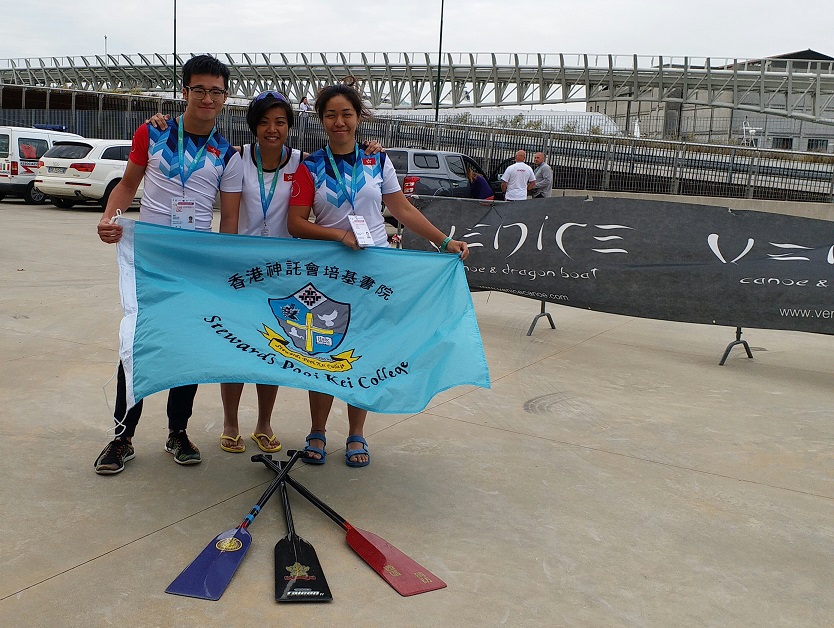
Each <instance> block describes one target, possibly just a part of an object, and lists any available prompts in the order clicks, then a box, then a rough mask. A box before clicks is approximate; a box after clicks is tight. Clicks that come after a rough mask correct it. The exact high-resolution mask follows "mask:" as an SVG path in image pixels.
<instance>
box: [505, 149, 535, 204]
mask: <svg viewBox="0 0 834 628" xmlns="http://www.w3.org/2000/svg"><path fill="white" fill-rule="evenodd" d="M526 159H527V153H525V152H524V151H523V150H520V151H518V152H517V153H516V154H515V163H514V164H512V165H510V166H509V167H508V168H507V169H506V170H505V171H504V174H502V175H501V190H502V191H503V192H504V198H505V199H506V200H508V201H524V200H526V199H527V192H528V191H530V190H532V189H533V186H534V185H536V175H535V174H534V173H533V169H532V168H531V167H530V166H528V165H527V164H526V163H524V161H525V160H526Z"/></svg>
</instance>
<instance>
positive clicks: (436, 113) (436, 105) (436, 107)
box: [434, 0, 445, 122]
mask: <svg viewBox="0 0 834 628" xmlns="http://www.w3.org/2000/svg"><path fill="white" fill-rule="evenodd" d="M444 3H445V0H440V45H439V47H438V49H437V93H436V94H435V98H434V121H435V122H437V121H438V120H439V119H440V68H441V66H442V65H443V8H444Z"/></svg>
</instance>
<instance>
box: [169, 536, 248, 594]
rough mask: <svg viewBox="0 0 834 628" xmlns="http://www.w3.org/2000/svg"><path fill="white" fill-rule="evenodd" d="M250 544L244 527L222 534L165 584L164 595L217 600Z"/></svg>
mask: <svg viewBox="0 0 834 628" xmlns="http://www.w3.org/2000/svg"><path fill="white" fill-rule="evenodd" d="M251 544H252V536H251V535H250V534H249V531H248V530H246V529H245V528H241V527H237V528H234V529H232V530H226V531H225V532H221V533H220V534H218V535H217V536H216V537H214V540H213V541H212V542H211V543H209V544H208V545H207V546H206V548H205V549H204V550H203V551H202V552H200V554H199V556H197V558H195V559H194V560H193V561H191V564H190V565H189V566H188V567H186V568H185V569H183V570H182V573H180V575H179V576H177V577H176V578H175V579H174V581H173V582H172V583H171V584H170V585H168V588H167V589H165V593H173V594H174V595H184V596H187V597H197V598H200V599H203V600H219V599H220V596H221V595H223V592H224V591H225V590H226V587H227V586H229V582H231V580H232V576H234V575H235V571H237V568H238V565H240V563H241V562H242V561H243V557H244V556H246V551H247V550H248V549H249V546H250V545H251Z"/></svg>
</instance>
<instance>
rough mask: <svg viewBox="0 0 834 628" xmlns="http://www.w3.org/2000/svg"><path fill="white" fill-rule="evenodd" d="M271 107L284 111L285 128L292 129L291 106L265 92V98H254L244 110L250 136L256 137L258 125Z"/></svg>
mask: <svg viewBox="0 0 834 628" xmlns="http://www.w3.org/2000/svg"><path fill="white" fill-rule="evenodd" d="M273 107H280V108H281V109H283V110H284V113H286V114H287V126H288V127H289V128H292V125H293V122H294V118H293V111H292V105H290V103H288V102H287V101H286V100H281V99H280V98H276V97H275V96H273V95H272V94H271V93H268V92H267V94H266V96H264V97H262V98H260V97H256V98H255V99H253V100H252V102H250V103H249V109H247V110H246V124H248V125H249V130H251V131H252V135H254V136H256V137H257V135H258V124H259V123H260V121H261V119H262V118H263V117H264V116H265V115H266V112H267V111H269V110H270V109H272V108H273Z"/></svg>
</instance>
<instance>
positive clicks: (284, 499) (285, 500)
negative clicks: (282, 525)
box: [281, 478, 295, 539]
mask: <svg viewBox="0 0 834 628" xmlns="http://www.w3.org/2000/svg"><path fill="white" fill-rule="evenodd" d="M281 505H282V506H283V507H284V518H285V519H286V520H287V537H288V538H290V539H295V526H294V525H293V523H292V510H290V496H289V495H288V494H287V484H286V478H285V480H284V481H282V482H281Z"/></svg>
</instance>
